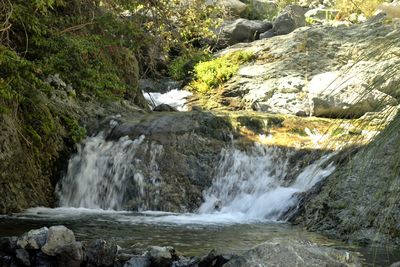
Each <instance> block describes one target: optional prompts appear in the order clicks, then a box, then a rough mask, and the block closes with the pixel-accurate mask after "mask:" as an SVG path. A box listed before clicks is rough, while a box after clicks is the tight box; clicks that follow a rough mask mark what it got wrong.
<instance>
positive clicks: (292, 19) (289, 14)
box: [273, 5, 306, 35]
mask: <svg viewBox="0 0 400 267" xmlns="http://www.w3.org/2000/svg"><path fill="white" fill-rule="evenodd" d="M305 13H306V9H305V8H303V7H301V6H296V5H289V6H287V7H286V8H285V9H284V11H283V12H282V13H281V14H279V16H278V17H277V18H276V19H275V21H274V27H273V31H274V33H275V34H276V35H283V34H288V33H291V32H292V31H294V30H295V29H297V28H300V27H303V26H306V19H305V16H304V14H305Z"/></svg>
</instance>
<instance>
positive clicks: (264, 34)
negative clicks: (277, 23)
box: [260, 29, 275, 40]
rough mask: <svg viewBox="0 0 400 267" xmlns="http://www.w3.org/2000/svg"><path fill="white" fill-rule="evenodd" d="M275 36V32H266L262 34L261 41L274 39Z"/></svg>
mask: <svg viewBox="0 0 400 267" xmlns="http://www.w3.org/2000/svg"><path fill="white" fill-rule="evenodd" d="M274 36H275V32H274V30H272V29H271V30H269V31H266V32H263V33H262V34H260V40H261V39H267V38H271V37H274Z"/></svg>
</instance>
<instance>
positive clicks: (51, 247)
mask: <svg viewBox="0 0 400 267" xmlns="http://www.w3.org/2000/svg"><path fill="white" fill-rule="evenodd" d="M74 242H75V235H74V233H73V232H72V231H71V230H69V229H68V228H67V227H65V226H63V225H59V226H52V227H50V228H49V231H48V236H47V240H46V244H45V245H44V246H43V247H42V252H43V253H45V254H47V255H49V256H55V255H56V249H57V248H58V247H62V246H65V245H69V244H71V243H74Z"/></svg>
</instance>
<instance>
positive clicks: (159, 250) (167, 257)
mask: <svg viewBox="0 0 400 267" xmlns="http://www.w3.org/2000/svg"><path fill="white" fill-rule="evenodd" d="M145 256H146V257H148V258H149V259H150V261H151V263H152V264H153V266H158V267H170V266H171V265H172V262H174V261H177V260H179V257H178V256H177V255H176V252H175V249H174V248H173V247H158V246H151V247H149V248H148V250H147V252H146V254H145Z"/></svg>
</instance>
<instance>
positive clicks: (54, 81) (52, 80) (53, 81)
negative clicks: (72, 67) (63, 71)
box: [46, 73, 67, 88]
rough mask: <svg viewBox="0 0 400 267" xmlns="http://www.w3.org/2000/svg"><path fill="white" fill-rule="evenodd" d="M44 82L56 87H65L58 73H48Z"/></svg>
mask: <svg viewBox="0 0 400 267" xmlns="http://www.w3.org/2000/svg"><path fill="white" fill-rule="evenodd" d="M46 82H47V83H49V84H50V85H52V86H55V87H57V88H65V87H66V86H67V84H66V83H65V82H64V81H63V80H62V79H61V78H60V74H58V73H57V74H54V75H49V76H48V77H47V78H46Z"/></svg>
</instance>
